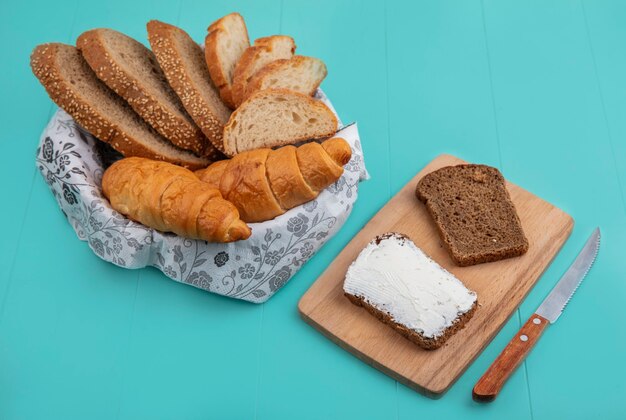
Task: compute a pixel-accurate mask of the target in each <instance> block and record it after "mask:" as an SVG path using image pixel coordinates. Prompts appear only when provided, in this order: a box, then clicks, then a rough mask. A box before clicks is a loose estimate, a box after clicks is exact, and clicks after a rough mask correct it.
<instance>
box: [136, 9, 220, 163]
mask: <svg viewBox="0 0 626 420" xmlns="http://www.w3.org/2000/svg"><path fill="white" fill-rule="evenodd" d="M147 28H148V40H149V41H150V46H151V47H152V51H154V54H155V56H156V58H157V60H158V61H159V65H160V66H161V68H162V69H163V72H164V73H165V76H166V77H167V80H168V82H169V83H170V85H171V86H172V88H173V89H174V91H175V92H176V94H177V95H178V97H179V98H180V100H181V102H182V103H183V106H184V107H185V109H186V110H187V112H188V113H189V115H191V118H193V120H194V121H195V122H196V124H198V126H200V129H201V130H202V132H203V133H204V134H205V135H206V137H207V138H208V139H209V140H210V141H211V145H212V146H213V148H212V150H211V151H210V152H207V156H210V157H211V158H213V160H218V159H220V158H222V157H223V155H222V153H223V150H224V145H223V142H222V136H223V128H224V124H225V123H226V121H222V119H221V118H220V116H219V115H217V112H216V111H215V109H214V107H220V106H221V107H224V105H223V104H221V103H215V104H209V103H207V102H206V101H205V99H204V97H203V95H202V93H201V91H200V90H201V89H204V88H206V89H213V86H211V83H212V82H211V79H210V76H209V74H208V71H207V70H206V69H204V71H205V72H206V73H207V74H206V85H205V86H196V84H195V83H194V80H193V79H192V77H191V75H190V72H191V71H194V69H188V68H186V66H185V65H184V60H183V58H182V54H183V53H182V51H180V50H179V48H178V46H177V42H176V40H175V37H176V36H180V37H183V38H185V39H187V38H188V41H189V42H191V43H194V41H193V40H192V39H191V38H189V35H188V34H187V33H186V32H184V31H183V30H182V29H180V28H177V27H176V26H173V25H169V24H167V23H163V22H159V21H157V20H152V21H150V22H148V25H147ZM194 46H195V47H197V50H198V51H197V53H198V54H200V55H201V54H202V50H201V48H200V46H199V45H197V44H195V43H194ZM215 100H216V101H219V100H220V99H219V97H217V98H216V99H215Z"/></svg>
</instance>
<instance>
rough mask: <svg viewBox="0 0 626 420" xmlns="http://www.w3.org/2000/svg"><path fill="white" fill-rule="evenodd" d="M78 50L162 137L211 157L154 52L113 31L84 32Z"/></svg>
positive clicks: (79, 38) (79, 39) (203, 137)
mask: <svg viewBox="0 0 626 420" xmlns="http://www.w3.org/2000/svg"><path fill="white" fill-rule="evenodd" d="M77 47H78V49H79V50H80V51H81V53H82V54H83V57H84V58H85V60H87V63H88V64H89V66H90V67H91V69H92V70H93V71H94V72H95V73H96V75H97V76H98V78H99V79H100V80H102V81H103V82H104V83H106V84H107V86H109V87H110V88H111V89H113V90H114V91H115V93H117V94H118V95H120V96H121V97H122V98H124V99H126V101H127V102H128V103H129V104H130V106H131V107H132V108H133V109H134V110H135V112H137V113H138V114H139V115H140V116H141V118H143V119H144V120H145V121H146V122H147V123H148V124H150V125H151V126H152V127H154V128H155V129H156V130H157V131H158V132H159V133H160V134H161V135H163V136H164V137H165V138H167V139H168V140H170V141H171V142H172V143H173V144H175V145H176V146H178V147H180V148H183V149H186V150H191V151H192V152H194V153H195V154H197V155H199V156H202V155H204V154H205V153H206V152H209V153H208V154H211V153H210V152H211V150H212V149H213V146H212V145H211V143H210V142H209V141H208V140H207V138H206V137H205V136H204V134H202V131H201V130H200V128H199V127H198V126H197V125H196V124H195V123H194V122H193V120H192V119H191V117H190V116H189V115H188V114H187V112H185V109H184V108H183V105H182V103H181V102H180V99H178V96H176V93H174V91H173V90H172V88H171V87H170V85H169V84H168V83H167V79H166V78H165V75H164V74H163V71H162V70H161V68H160V67H159V64H158V63H157V60H156V57H155V56H154V54H153V53H152V51H150V50H149V49H148V48H146V47H144V46H143V45H142V44H141V43H139V42H137V41H135V40H134V39H132V38H130V37H128V36H126V35H124V34H122V33H120V32H117V31H114V30H112V29H92V30H90V31H87V32H84V33H83V34H82V35H81V36H79V37H78V41H77ZM207 148H208V150H207Z"/></svg>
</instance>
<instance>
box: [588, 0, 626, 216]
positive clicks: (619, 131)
mask: <svg viewBox="0 0 626 420" xmlns="http://www.w3.org/2000/svg"><path fill="white" fill-rule="evenodd" d="M582 5H583V13H584V16H585V23H586V29H587V33H588V36H589V47H590V52H591V55H592V58H593V61H594V65H595V69H594V70H595V74H596V77H597V78H598V83H599V89H600V98H601V100H602V105H603V112H604V117H605V118H606V122H607V131H608V133H607V134H608V138H609V141H610V143H611V149H612V154H613V159H614V161H615V164H616V166H617V172H618V180H619V183H620V187H621V199H622V205H623V206H624V210H625V211H626V142H625V141H624V139H625V138H626V121H625V120H624V115H626V97H625V96H624V94H623V92H624V91H625V89H626V81H625V80H624V77H623V75H624V74H626V73H625V72H626V37H625V36H624V22H625V21H626V3H624V2H623V1H612V0H607V1H594V2H590V1H583V2H582Z"/></svg>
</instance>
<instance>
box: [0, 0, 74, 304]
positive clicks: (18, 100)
mask: <svg viewBox="0 0 626 420" xmlns="http://www.w3.org/2000/svg"><path fill="white" fill-rule="evenodd" d="M30 7H32V8H34V9H37V8H41V9H43V10H46V9H47V7H46V2H44V1H36V2H31V4H30ZM75 8H76V4H75V2H67V3H66V4H62V5H59V6H58V7H56V8H54V9H53V10H49V11H48V13H45V14H34V15H32V16H30V18H29V19H23V18H22V14H23V13H24V9H23V5H20V4H18V3H8V2H7V3H3V4H2V12H1V13H0V21H1V23H2V24H1V25H0V38H1V39H2V40H3V41H2V43H0V48H1V51H2V56H3V57H8V58H9V62H8V63H7V65H5V66H4V67H3V77H2V78H0V92H2V101H3V102H2V109H1V111H2V112H0V122H1V126H2V130H0V153H1V154H2V156H5V157H6V161H5V162H4V163H3V164H2V165H0V179H3V180H5V182H4V184H3V193H4V194H5V195H6V197H10V199H9V202H10V205H4V206H2V207H1V208H0V216H1V217H2V220H7V221H11V222H10V223H5V226H4V229H3V235H2V238H1V239H0V307H1V306H2V304H1V302H2V301H3V299H4V298H5V296H6V291H7V288H8V279H9V277H10V272H11V271H12V270H13V267H14V265H13V262H14V260H15V250H16V249H17V244H18V242H19V238H20V234H21V230H22V226H23V224H24V214H25V212H26V208H27V206H28V200H29V198H30V195H31V192H32V188H33V180H34V178H35V164H34V158H35V149H36V148H37V144H38V143H39V136H40V134H41V132H42V131H43V128H44V127H45V125H46V123H47V121H48V118H49V117H50V114H51V111H52V109H53V107H52V105H51V103H50V101H49V100H48V99H47V97H48V96H47V94H46V92H45V90H44V89H43V88H42V87H41V86H40V85H39V83H38V81H37V79H36V78H35V77H34V76H33V75H32V73H31V70H30V62H29V57H30V53H31V51H32V49H33V48H34V47H35V46H36V45H37V44H40V43H43V42H50V41H62V42H66V41H67V40H68V39H69V36H70V31H71V29H72V24H73V21H74V10H75ZM59 22H63V24H59ZM18 34H19V35H18Z"/></svg>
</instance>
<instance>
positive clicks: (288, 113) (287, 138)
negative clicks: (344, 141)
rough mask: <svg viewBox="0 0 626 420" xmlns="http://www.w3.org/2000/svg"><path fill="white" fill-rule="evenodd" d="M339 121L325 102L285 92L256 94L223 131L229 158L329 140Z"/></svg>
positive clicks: (266, 91)
mask: <svg viewBox="0 0 626 420" xmlns="http://www.w3.org/2000/svg"><path fill="white" fill-rule="evenodd" d="M336 131H337V117H336V116H335V114H333V112H332V111H331V110H330V109H329V108H328V107H327V106H326V105H324V104H323V103H322V102H320V101H318V100H315V99H313V98H311V97H310V96H307V95H303V94H301V93H298V92H293V91H290V90H285V89H276V90H273V89H268V90H262V91H259V92H257V93H256V94H254V95H252V96H251V97H250V98H248V99H247V100H246V101H245V102H244V103H243V104H241V106H240V107H239V108H238V109H237V110H236V111H235V112H233V114H232V115H231V117H230V120H228V124H226V127H224V149H225V152H226V155H228V156H234V155H236V154H237V153H241V152H245V151H248V150H254V149H259V148H263V147H279V146H285V145H287V144H295V143H298V142H301V141H304V140H310V139H321V138H326V137H330V136H332V135H333V134H335V132H336Z"/></svg>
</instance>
